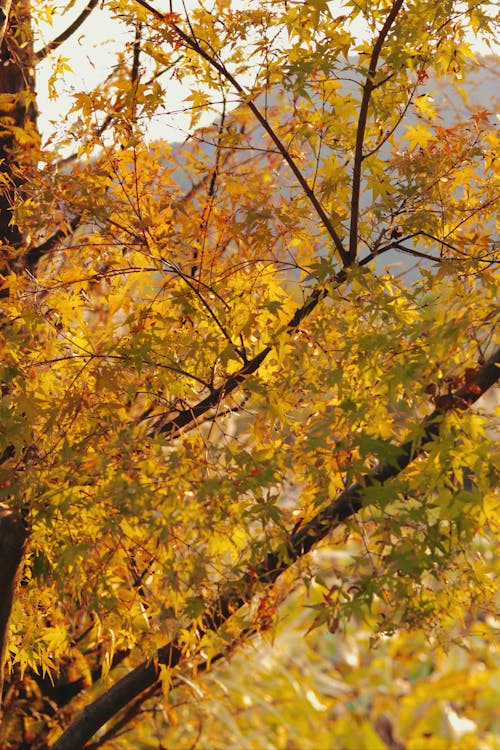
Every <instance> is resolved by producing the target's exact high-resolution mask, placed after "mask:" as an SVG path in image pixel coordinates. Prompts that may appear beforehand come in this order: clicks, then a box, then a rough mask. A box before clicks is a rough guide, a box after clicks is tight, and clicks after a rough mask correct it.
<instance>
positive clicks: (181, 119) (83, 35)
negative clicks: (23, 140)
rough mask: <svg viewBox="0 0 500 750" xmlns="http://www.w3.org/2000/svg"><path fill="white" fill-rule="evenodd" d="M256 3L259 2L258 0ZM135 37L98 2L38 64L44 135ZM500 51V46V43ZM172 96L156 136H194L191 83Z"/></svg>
mask: <svg viewBox="0 0 500 750" xmlns="http://www.w3.org/2000/svg"><path fill="white" fill-rule="evenodd" d="M151 3H152V4H153V5H154V7H156V8H157V9H158V10H160V11H167V10H168V8H169V3H168V1H167V0H156V1H155V0H151ZM183 4H184V6H185V7H186V8H187V10H190V9H192V8H193V7H194V6H196V5H198V2H197V0H185V1H184V3H182V0H173V9H174V11H175V10H177V11H178V12H180V13H181V12H182V6H183ZM85 5H86V0H83V2H82V1H81V0H76V2H75V4H74V7H73V8H72V9H71V11H69V12H68V13H66V14H64V18H63V19H61V17H59V18H57V17H54V19H53V25H52V26H49V25H46V26H44V28H43V30H42V34H43V38H42V40H39V43H38V44H37V48H39V47H41V46H43V44H44V43H46V42H48V41H50V40H51V39H53V38H54V37H56V36H57V35H58V34H60V33H61V32H62V31H63V30H64V29H65V28H66V25H68V24H69V23H70V22H71V21H73V20H74V19H75V18H76V17H77V16H78V15H79V13H80V11H81V10H82V9H83V8H84V7H85ZM233 5H236V6H239V7H242V6H243V7H244V6H245V5H247V3H246V2H245V1H244V0H238V1H237V2H236V3H235V2H233ZM252 5H253V3H252ZM329 5H330V7H331V9H332V10H333V11H334V12H335V13H339V12H341V5H342V3H341V2H340V0H339V1H337V0H336V1H335V2H330V3H329ZM353 31H354V33H356V34H359V35H360V36H361V35H362V34H363V28H362V26H361V25H358V26H357V27H356V28H353ZM132 38H133V31H132V30H131V29H128V30H127V29H126V28H125V27H124V25H123V24H118V23H117V22H116V21H114V20H113V19H111V17H110V15H109V13H108V12H107V11H106V10H102V9H101V8H99V7H97V8H95V9H94V10H93V12H92V13H91V15H90V17H89V18H88V19H87V20H86V21H85V22H84V24H83V25H82V26H81V27H80V29H79V30H78V31H77V32H76V34H75V35H74V36H73V37H72V38H71V39H70V40H68V41H67V42H65V43H64V44H62V45H61V46H60V47H59V48H58V49H57V51H56V52H54V53H53V54H52V55H49V56H48V57H47V58H46V59H45V60H44V61H43V62H42V63H41V64H40V65H39V66H38V68H37V91H38V102H39V110H40V116H39V127H40V130H41V132H42V134H43V136H44V137H48V136H49V135H50V134H52V133H54V130H56V131H57V128H58V127H61V126H63V125H64V119H65V115H66V113H67V111H68V110H69V108H70V107H71V105H72V102H73V100H72V96H71V94H72V92H75V91H91V90H92V88H93V87H94V86H95V85H97V84H98V83H99V82H100V81H102V80H103V79H104V78H105V77H106V75H107V73H108V71H109V69H110V66H112V65H113V63H114V54H115V53H116V50H117V49H118V48H120V47H123V44H124V43H125V42H127V41H128V42H130V41H131V40H132ZM471 41H472V42H473V44H474V49H475V50H476V51H477V52H478V53H479V54H488V53H489V52H490V50H489V49H488V47H487V46H486V45H484V44H482V45H481V44H478V43H477V42H474V40H471ZM497 47H498V51H499V52H500V45H497ZM59 56H62V57H65V58H67V59H68V64H69V65H70V66H71V68H72V72H67V73H65V74H64V81H61V82H60V83H59V84H58V86H57V94H58V96H57V99H56V100H54V101H50V100H49V97H48V80H49V78H50V76H51V74H52V70H53V66H54V64H55V62H56V61H57V59H58V57H59ZM167 88H168V100H167V101H166V102H165V114H164V115H163V116H161V117H158V118H156V121H155V123H154V124H153V125H152V126H151V129H150V133H149V135H150V137H151V138H162V139H165V140H174V141H179V140H184V138H185V137H186V136H187V135H188V128H189V115H188V114H184V113H183V112H182V109H183V107H184V106H185V105H183V98H184V97H185V96H186V95H187V94H188V93H189V91H188V90H187V88H186V86H185V85H184V86H182V85H181V84H180V83H179V82H178V81H176V80H174V79H170V80H169V81H168V87H167ZM213 120H214V115H213V113H212V114H210V113H209V114H207V116H206V121H203V120H202V121H201V122H200V125H208V124H210V123H211V122H213Z"/></svg>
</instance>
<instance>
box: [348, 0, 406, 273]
mask: <svg viewBox="0 0 500 750" xmlns="http://www.w3.org/2000/svg"><path fill="white" fill-rule="evenodd" d="M403 3H404V0H395V2H394V4H393V6H392V8H391V10H390V12H389V15H388V16H387V18H386V19H385V23H384V25H383V26H382V28H381V30H380V33H379V35H378V38H377V41H376V42H375V44H374V47H373V50H372V55H371V58H370V64H369V66H368V74H367V76H366V80H365V84H364V86H363V96H362V98H361V106H360V108H359V117H358V127H357V130H356V146H355V149H354V165H353V173H352V195H351V229H350V233H349V252H348V254H347V257H348V262H349V264H351V263H354V261H355V260H356V255H357V248H358V223H359V207H360V197H361V167H362V164H363V143H364V140H365V130H366V121H367V119H368V107H369V104H370V99H371V95H372V92H373V90H374V88H375V74H376V72H377V65H378V60H379V57H380V53H381V52H382V47H383V46H384V42H385V39H386V37H387V34H388V33H389V30H390V28H391V26H392V24H393V23H394V21H395V20H396V16H397V15H398V13H399V11H400V10H401V8H402V6H403Z"/></svg>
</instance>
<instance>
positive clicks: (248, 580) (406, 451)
mask: <svg viewBox="0 0 500 750" xmlns="http://www.w3.org/2000/svg"><path fill="white" fill-rule="evenodd" d="M499 379H500V349H498V350H497V351H496V352H495V353H494V355H493V356H492V357H491V358H490V360H489V361H488V362H487V363H486V364H485V365H484V366H483V367H481V368H480V369H479V370H478V371H477V372H476V374H475V376H474V377H473V378H472V379H470V380H469V381H467V382H466V383H465V385H463V386H462V387H461V388H459V389H458V390H457V391H456V392H455V393H454V394H452V395H451V396H450V398H449V399H447V400H446V407H443V408H436V409H435V411H434V412H433V413H432V414H430V415H429V416H428V417H427V418H426V419H424V420H423V422H422V423H421V428H422V429H421V438H420V440H419V441H418V442H416V441H413V440H409V441H407V442H406V443H404V444H403V445H401V446H400V447H399V452H398V454H397V456H396V457H395V458H394V459H393V460H391V461H390V462H387V463H385V464H382V465H381V466H380V467H379V468H378V469H377V470H375V471H372V472H370V473H368V474H366V475H365V477H364V478H363V480H362V482H357V483H355V484H353V485H351V487H349V488H348V489H347V490H344V491H343V492H341V493H340V494H339V495H338V496H337V497H336V498H335V499H333V500H332V501H331V502H330V503H329V504H328V505H327V506H326V507H325V508H323V509H322V510H320V511H319V512H318V513H317V514H316V516H314V518H312V519H311V520H310V521H309V522H307V523H305V524H304V525H303V526H301V527H300V528H299V529H298V530H297V531H295V532H293V533H292V534H290V536H289V537H288V539H287V541H286V542H285V543H284V544H283V543H282V544H281V545H279V546H278V547H276V549H274V550H273V551H272V552H269V553H268V554H267V555H266V557H265V558H264V559H263V560H262V562H261V564H260V565H258V566H256V567H253V568H252V570H249V571H248V572H247V573H245V574H244V575H243V576H242V577H241V578H240V579H239V580H237V581H235V582H233V583H232V584H230V586H228V589H227V591H226V593H224V594H222V595H221V597H220V598H219V599H218V600H217V601H216V602H215V603H211V605H210V606H207V608H206V610H205V615H204V617H203V618H202V625H201V626H200V627H199V628H198V630H197V634H198V636H200V637H201V636H202V635H203V634H204V633H208V632H215V631H217V630H218V629H219V628H220V627H221V626H222V625H223V624H224V623H225V622H227V621H228V620H229V619H230V618H231V616H232V615H233V614H234V613H235V612H236V611H237V610H239V609H240V608H241V607H242V606H244V605H245V604H247V603H248V602H250V601H251V599H252V598H253V596H254V595H255V593H256V592H257V591H258V590H261V589H262V585H265V586H270V585H272V584H273V583H274V582H275V581H276V580H277V578H278V577H279V576H280V575H281V574H282V573H284V572H285V571H286V570H288V569H289V568H290V567H291V566H292V565H293V564H294V563H295V562H296V561H297V560H299V559H300V558H301V557H302V556H303V555H305V554H307V552H309V551H310V550H311V549H312V547H314V546H315V545H316V544H318V542H320V541H321V540H322V539H324V538H325V537H326V536H328V535H329V534H330V533H331V532H332V531H333V530H334V529H335V528H337V527H338V526H339V525H340V524H342V523H343V522H344V521H345V520H346V519H348V518H350V517H351V516H353V515H355V514H356V513H357V512H358V511H359V510H360V509H361V508H362V506H363V496H364V492H365V489H366V488H367V487H373V486H378V485H381V484H384V483H385V482H387V481H388V480H390V479H392V478H394V477H397V476H398V475H399V474H400V473H401V472H402V471H403V470H404V469H405V468H406V467H407V466H408V465H409V464H410V463H411V462H412V461H414V460H415V459H416V458H417V457H418V456H419V455H421V453H422V452H423V451H424V450H425V448H426V447H427V446H428V445H429V443H431V442H432V441H433V440H434V439H435V437H436V436H437V435H439V430H440V425H441V422H442V419H443V416H444V415H445V414H446V413H447V412H449V411H451V410H455V409H461V410H463V409H467V408H469V407H470V406H471V405H472V404H473V403H474V402H475V401H477V400H478V399H479V398H480V397H481V396H482V395H483V394H484V393H485V392H486V391H487V390H488V389H489V388H491V387H492V386H493V385H494V384H495V383H496V382H497V381H498V380H499ZM182 659H183V653H182V648H181V645H180V644H179V643H178V642H176V641H172V642H169V643H167V644H165V645H164V646H163V647H162V648H160V649H159V650H158V652H157V654H156V656H155V658H154V659H151V660H149V661H144V662H143V663H142V664H140V665H139V666H137V667H135V669H133V670H131V671H130V672H129V673H128V674H127V675H125V676H124V677H122V678H121V679H119V680H118V681H117V682H116V683H115V684H114V685H113V686H112V687H110V688H109V689H108V690H106V691H105V692H104V693H103V694H102V695H100V696H99V697H98V698H96V699H95V700H94V701H93V702H92V703H90V704H89V705H88V706H86V707H85V708H84V709H83V711H82V712H81V713H80V714H79V715H78V716H77V718H76V719H75V720H74V721H73V723H72V724H71V725H70V726H69V727H68V728H67V729H66V731H65V732H64V733H63V734H62V735H61V736H60V737H59V739H58V740H57V741H56V742H55V743H54V745H53V746H52V750H81V748H83V746H84V745H85V743H86V742H87V741H88V740H89V739H90V738H91V737H92V736H93V735H94V734H95V733H96V732H97V731H98V730H99V729H100V727H102V726H103V725H104V724H105V723H106V722H108V721H109V720H110V719H112V718H113V716H115V715H116V713H117V712H118V711H120V710H121V709H123V708H125V707H126V706H127V705H128V704H130V703H131V702H132V701H135V700H136V699H137V697H138V696H140V695H141V693H143V692H144V691H145V690H148V689H149V688H151V687H152V686H153V685H154V684H155V683H156V682H158V679H159V665H166V666H168V667H169V668H173V667H176V666H178V665H180V664H181V662H182ZM147 695H148V694H146V696H145V697H147Z"/></svg>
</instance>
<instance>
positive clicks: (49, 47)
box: [35, 0, 99, 62]
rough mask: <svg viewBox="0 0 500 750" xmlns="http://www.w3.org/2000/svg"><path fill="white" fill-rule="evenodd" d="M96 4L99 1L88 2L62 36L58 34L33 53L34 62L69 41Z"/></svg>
mask: <svg viewBox="0 0 500 750" xmlns="http://www.w3.org/2000/svg"><path fill="white" fill-rule="evenodd" d="M98 2H99V0H89V2H88V3H87V5H86V6H85V8H84V9H83V10H82V12H81V13H80V15H79V16H78V18H76V19H75V20H74V21H73V23H72V24H70V25H69V26H68V28H67V29H66V30H65V31H63V32H62V34H59V36H56V38H55V39H53V40H52V41H51V42H49V44H47V45H46V46H45V47H42V49H41V50H39V51H38V52H35V60H36V61H37V62H41V61H42V60H44V59H45V58H46V57H47V55H50V53H51V52H54V50H55V49H57V48H58V47H59V46H60V45H61V44H62V43H63V42H65V41H66V40H67V39H69V38H70V36H72V35H73V34H74V33H75V31H78V29H79V28H80V26H81V25H82V23H83V22H84V21H85V20H86V19H87V18H88V17H89V16H90V14H91V13H92V11H93V10H94V8H95V6H96V5H97V3H98Z"/></svg>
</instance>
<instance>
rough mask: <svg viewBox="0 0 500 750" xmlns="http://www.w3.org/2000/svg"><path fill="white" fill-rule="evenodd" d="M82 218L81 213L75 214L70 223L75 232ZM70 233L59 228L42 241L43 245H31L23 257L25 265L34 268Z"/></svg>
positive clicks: (30, 268) (70, 227)
mask: <svg viewBox="0 0 500 750" xmlns="http://www.w3.org/2000/svg"><path fill="white" fill-rule="evenodd" d="M81 220H82V216H81V214H79V215H78V216H75V217H74V218H73V219H71V221H70V223H69V229H70V230H71V231H72V232H74V231H75V229H76V228H77V227H78V225H79V224H80V222H81ZM68 234H69V232H68V230H67V229H58V230H57V232H54V234H52V235H51V236H50V237H49V238H48V239H47V240H45V242H42V244H41V245H36V247H31V248H30V249H29V250H28V252H27V253H25V255H24V258H23V260H24V265H25V267H26V268H28V269H29V270H33V268H35V266H36V265H37V263H38V261H39V260H40V258H43V256H44V255H47V254H48V253H50V251H51V250H53V249H54V248H55V247H56V245H57V243H58V242H60V240H64V239H65V238H66V237H67V236H68Z"/></svg>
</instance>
